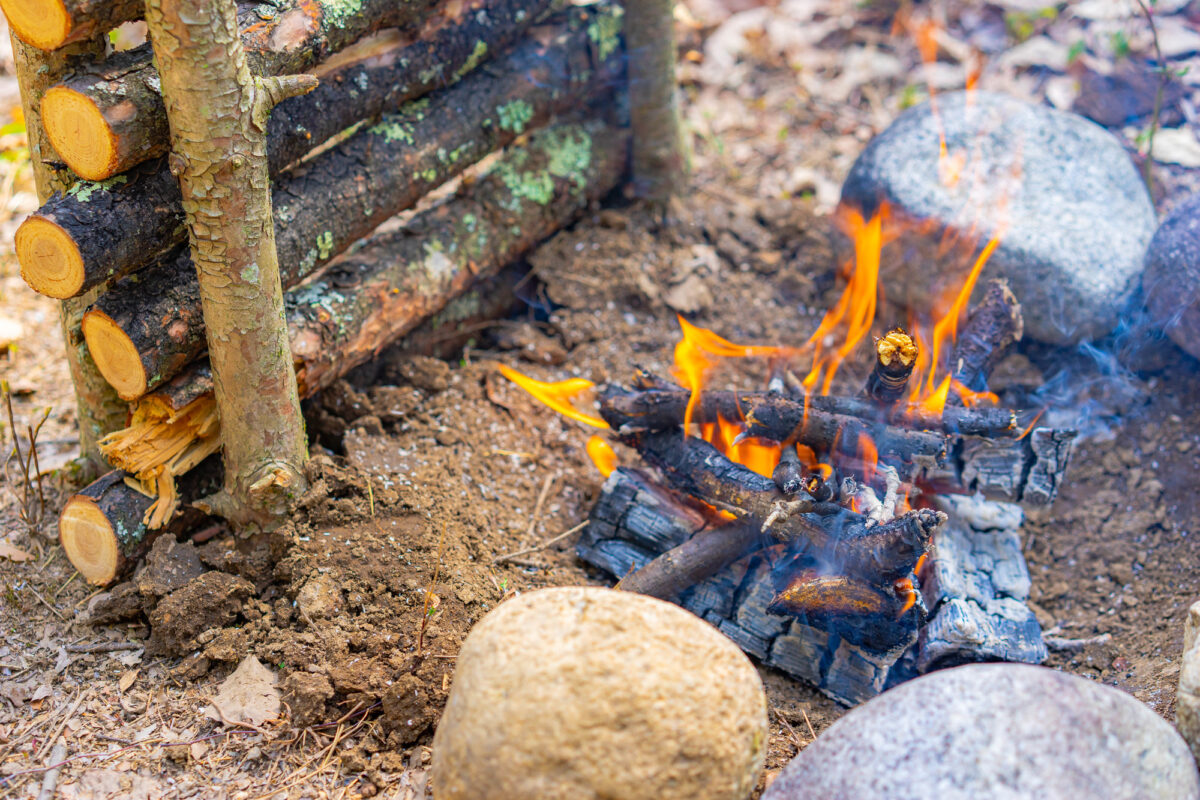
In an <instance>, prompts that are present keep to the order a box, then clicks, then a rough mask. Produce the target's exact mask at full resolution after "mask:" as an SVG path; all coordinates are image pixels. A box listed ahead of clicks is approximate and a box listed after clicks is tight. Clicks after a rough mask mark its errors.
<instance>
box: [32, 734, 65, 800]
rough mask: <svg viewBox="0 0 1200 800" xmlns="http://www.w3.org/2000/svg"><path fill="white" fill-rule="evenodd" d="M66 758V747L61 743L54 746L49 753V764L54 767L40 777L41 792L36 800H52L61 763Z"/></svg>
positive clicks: (60, 770)
mask: <svg viewBox="0 0 1200 800" xmlns="http://www.w3.org/2000/svg"><path fill="white" fill-rule="evenodd" d="M66 757H67V746H66V745H65V744H63V743H62V742H59V743H58V744H56V745H54V749H52V750H51V751H50V763H51V764H54V765H55V766H53V767H50V769H48V770H46V774H45V775H43V776H42V790H41V791H40V792H38V796H37V800H52V798H53V797H54V789H55V787H56V786H58V776H59V773H61V772H62V762H63V759H65V758H66Z"/></svg>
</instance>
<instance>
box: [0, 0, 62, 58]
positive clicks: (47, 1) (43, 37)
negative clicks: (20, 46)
mask: <svg viewBox="0 0 1200 800" xmlns="http://www.w3.org/2000/svg"><path fill="white" fill-rule="evenodd" d="M0 8H3V9H4V16H6V17H8V24H9V25H10V26H11V27H12V29H13V31H14V32H15V33H16V34H17V36H19V37H21V41H23V42H25V43H26V44H31V45H33V46H34V47H38V48H41V49H42V50H55V49H57V48H59V47H62V46H63V45H64V44H67V43H68V42H69V41H71V28H72V27H73V26H72V24H71V17H70V15H69V14H68V13H67V8H66V5H65V4H64V3H63V0H0Z"/></svg>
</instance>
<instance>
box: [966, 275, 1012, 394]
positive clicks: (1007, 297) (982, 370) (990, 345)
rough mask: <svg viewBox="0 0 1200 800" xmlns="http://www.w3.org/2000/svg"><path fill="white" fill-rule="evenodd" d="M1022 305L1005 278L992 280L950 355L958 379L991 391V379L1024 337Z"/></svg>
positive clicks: (977, 387)
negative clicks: (1001, 362) (1013, 346)
mask: <svg viewBox="0 0 1200 800" xmlns="http://www.w3.org/2000/svg"><path fill="white" fill-rule="evenodd" d="M1024 331H1025V320H1024V318H1023V317H1022V316H1021V305H1020V303H1018V302H1017V298H1016V296H1015V295H1013V293H1012V290H1011V289H1009V288H1008V283H1007V282H1006V281H1004V280H1000V279H995V280H992V281H991V282H990V283H989V284H988V288H987V292H986V293H985V294H984V296H983V299H982V300H981V301H980V302H979V304H978V305H976V306H975V308H974V309H973V310H972V311H971V316H970V317H969V318H968V319H967V324H966V325H964V326H963V329H962V332H961V333H960V334H959V335H958V339H957V340H956V341H955V344H954V354H953V356H952V357H951V359H950V364H951V367H952V368H953V376H954V380H956V381H958V382H959V383H960V384H961V385H963V386H965V387H967V389H969V390H970V391H972V392H984V391H987V379H988V376H989V375H991V374H992V368H993V367H995V366H996V364H997V363H999V362H1000V359H1002V358H1003V357H1004V356H1005V355H1006V354H1007V353H1008V349H1009V348H1010V347H1012V345H1013V344H1015V343H1016V342H1019V341H1020V340H1021V336H1022V335H1023V333H1024Z"/></svg>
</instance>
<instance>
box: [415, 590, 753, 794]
mask: <svg viewBox="0 0 1200 800" xmlns="http://www.w3.org/2000/svg"><path fill="white" fill-rule="evenodd" d="M766 740H767V706H766V695H765V694H764V692H763V688H762V683H761V681H760V680H759V677H758V673H757V671H755V669H754V667H753V666H752V665H751V663H750V661H749V660H748V659H747V658H746V656H745V655H743V654H742V652H741V651H740V650H738V648H737V647H735V646H734V645H733V644H732V643H731V642H730V641H729V640H728V639H726V638H725V637H724V636H722V635H721V634H720V633H718V632H717V631H716V630H715V629H714V628H712V627H711V626H709V625H707V624H706V623H704V622H702V621H701V620H700V619H698V618H697V617H694V616H693V615H691V614H689V613H687V612H686V611H684V610H682V609H680V608H679V607H677V606H674V605H671V604H670V603H665V602H662V601H660V600H655V599H652V598H649V597H645V596H642V595H638V594H633V593H630V592H619V591H614V590H611V589H599V588H591V587H572V588H562V589H543V590H540V591H536V592H531V593H529V594H524V595H521V596H520V597H517V598H515V599H513V600H510V601H508V602H506V603H503V604H502V605H500V606H499V607H498V608H496V609H495V610H493V611H492V612H491V613H489V614H488V615H487V616H485V617H484V618H483V619H482V620H481V621H480V622H479V624H477V625H476V626H475V628H474V629H473V630H472V631H471V633H470V635H469V636H468V637H467V640H466V642H465V643H464V644H463V648H462V651H461V652H460V653H459V656H458V662H457V665H456V668H455V672H454V686H453V688H452V689H451V691H450V698H449V700H448V701H447V703H446V710H445V713H444V714H443V715H442V720H441V723H440V724H439V725H438V728H437V733H436V734H435V736H434V740H433V786H434V791H435V793H436V795H437V797H438V798H439V800H456V799H457V798H471V800H487V799H488V798H504V799H505V800H512V798H537V800H556V799H557V798H564V799H565V798H571V800H601V798H604V799H605V800H608V799H610V798H611V799H612V800H640V798H645V800H673V798H679V799H680V800H684V799H685V798H686V800H718V798H720V799H721V800H741V798H744V797H746V796H747V795H748V794H749V792H750V791H751V790H752V789H753V788H754V785H755V783H756V782H757V780H758V776H759V773H760V772H761V770H762V766H763V758H764V755H765V748H766Z"/></svg>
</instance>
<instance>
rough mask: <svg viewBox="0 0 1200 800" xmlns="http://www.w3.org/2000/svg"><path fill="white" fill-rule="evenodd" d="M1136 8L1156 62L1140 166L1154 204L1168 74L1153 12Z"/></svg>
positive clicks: (1143, 1) (1139, 0)
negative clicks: (1156, 145) (1157, 146)
mask: <svg viewBox="0 0 1200 800" xmlns="http://www.w3.org/2000/svg"><path fill="white" fill-rule="evenodd" d="M1137 4H1138V7H1140V8H1141V10H1142V14H1144V15H1145V17H1146V22H1147V23H1148V24H1149V25H1150V37H1151V40H1152V41H1153V42H1154V58H1155V60H1157V61H1158V88H1157V89H1156V90H1155V92H1154V112H1153V115H1152V116H1151V118H1150V129H1149V132H1148V133H1147V134H1146V161H1145V163H1144V164H1142V180H1143V181H1144V182H1145V183H1146V191H1147V192H1149V193H1150V201H1151V202H1154V135H1155V134H1156V133H1158V118H1159V115H1160V114H1162V104H1163V97H1164V95H1165V94H1166V91H1167V82H1168V81H1169V80H1170V74H1169V73H1168V72H1167V62H1166V61H1165V60H1164V59H1163V54H1162V48H1161V47H1159V44H1158V26H1157V25H1155V24H1154V10H1153V9H1151V8H1150V6H1148V5H1146V0H1137Z"/></svg>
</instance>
